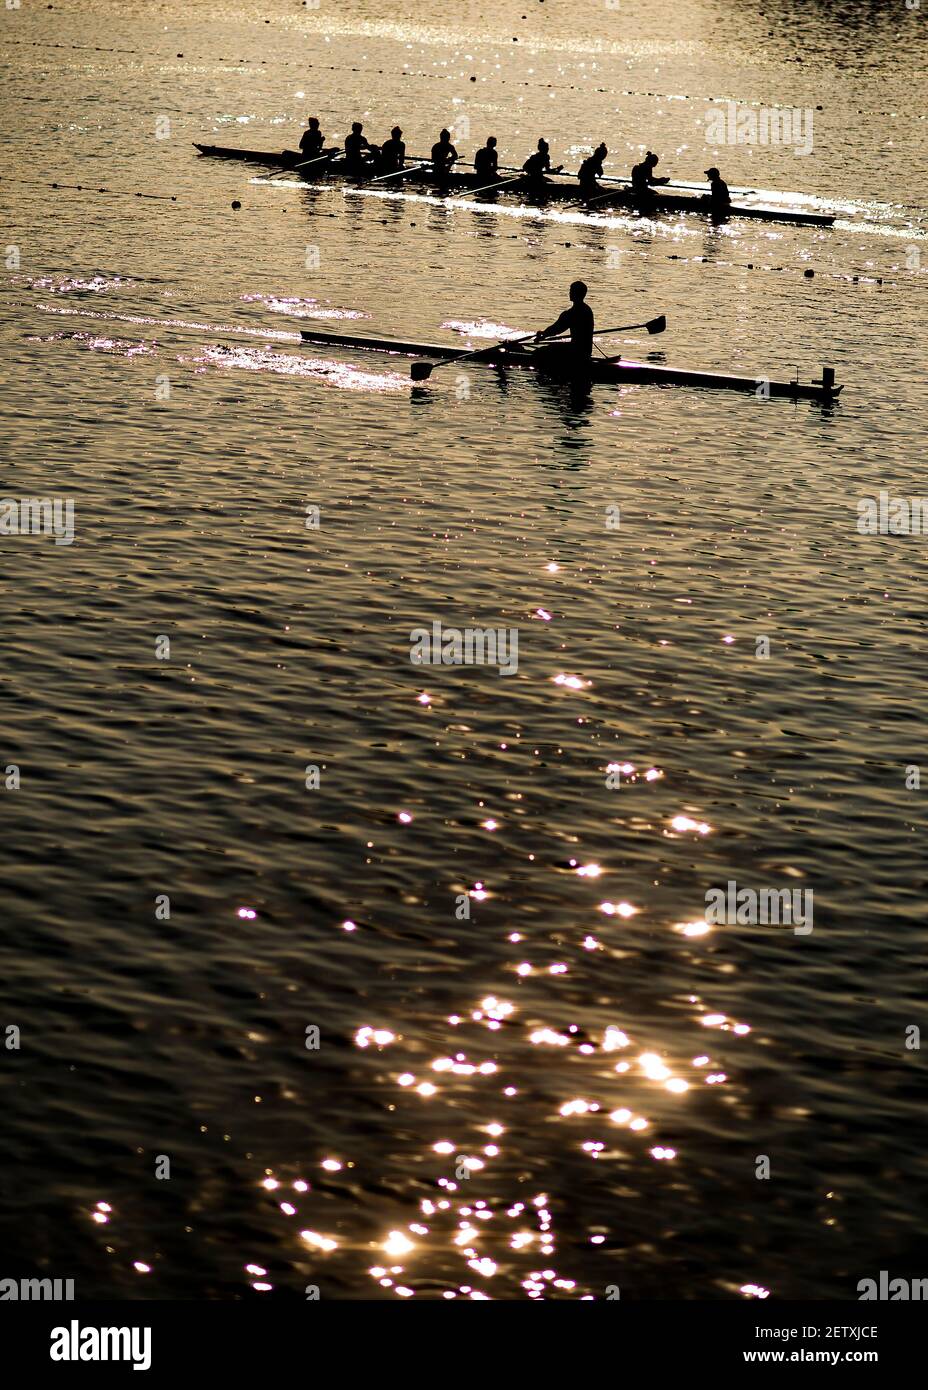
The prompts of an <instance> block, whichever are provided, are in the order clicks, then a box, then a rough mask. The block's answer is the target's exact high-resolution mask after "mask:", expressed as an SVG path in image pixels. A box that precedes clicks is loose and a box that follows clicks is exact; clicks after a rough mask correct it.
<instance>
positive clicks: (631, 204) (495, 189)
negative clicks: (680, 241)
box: [194, 143, 835, 227]
mask: <svg viewBox="0 0 928 1390" xmlns="http://www.w3.org/2000/svg"><path fill="white" fill-rule="evenodd" d="M194 148H195V149H197V150H199V152H200V154H201V155H207V156H209V158H211V159H239V160H242V161H244V162H245V163H246V164H256V165H263V166H264V167H265V168H275V169H280V170H287V169H292V170H294V171H295V172H298V173H299V174H300V176H301V177H302V178H306V179H307V180H309V181H310V182H312V183H316V182H319V181H320V180H322V181H323V182H325V181H326V180H329V179H338V180H341V181H343V182H348V183H356V184H359V185H362V186H363V185H365V184H373V183H375V182H376V180H377V177H378V176H377V170H376V169H375V168H373V167H372V168H371V171H370V174H369V175H367V174H366V173H365V174H361V175H358V173H357V172H356V171H355V172H349V171H348V170H347V169H345V168H343V167H341V165H340V163H338V162H336V161H338V160H339V159H340V158H341V157H342V156H343V151H342V150H339V149H333V150H326V151H324V153H323V155H322V156H320V157H317V158H316V159H314V160H313V161H312V165H313V167H312V168H306V169H300V168H298V166H300V165H304V164H306V163H307V161H306V160H305V158H304V156H303V155H301V154H300V153H299V151H297V150H281V151H277V152H274V151H268V150H238V149H230V148H227V147H226V146H223V145H201V144H196V143H195V144H194ZM607 183H609V180H608V179H605V180H604V181H603V184H604V186H605V184H607ZM378 186H380V187H383V188H394V189H396V190H397V191H399V190H400V189H401V188H410V187H412V188H416V189H417V190H419V191H420V192H421V191H427V192H429V193H431V194H433V195H435V196H437V197H446V196H448V195H453V194H466V193H468V192H470V191H474V192H477V191H478V190H479V191H480V196H481V197H484V198H494V197H512V196H516V197H519V198H522V199H523V200H526V201H531V202H532V203H539V202H540V203H544V202H562V203H577V204H582V203H583V202H584V199H583V196H582V194H581V192H580V189H579V188H578V187H577V185H576V184H569V183H553V182H547V181H546V182H544V183H539V182H535V181H533V180H531V179H528V178H519V177H516V178H515V179H512V178H506V177H503V178H501V179H499V181H498V183H497V185H495V186H494V185H490V186H489V187H488V186H487V184H486V183H485V182H482V181H481V179H480V176H479V175H477V174H466V173H456V172H452V173H450V174H445V175H443V176H442V179H441V182H440V183H437V182H436V180H435V176H434V174H433V173H432V170H431V167H430V166H427V165H426V164H425V163H424V162H423V163H422V164H420V163H419V161H417V160H415V159H412V158H409V159H407V166H406V168H405V169H404V170H403V171H402V174H401V175H399V176H395V175H393V176H391V177H390V180H389V182H387V181H383V182H381V183H380V184H379V185H378ZM594 201H595V208H594V209H593V210H594V211H597V212H598V211H606V210H607V209H608V208H609V207H610V206H613V205H614V206H616V207H626V208H629V209H630V210H631V211H633V212H640V213H642V214H643V215H645V216H653V215H655V214H660V213H665V212H695V213H699V214H701V215H702V216H703V217H714V218H716V219H721V218H727V217H753V218H757V219H760V220H761V221H764V222H791V223H793V224H795V225H798V226H807V227H830V226H831V225H832V223H833V222H834V220H835V219H834V215H833V214H830V213H824V212H802V211H799V210H797V209H790V208H779V207H769V206H766V205H761V204H757V203H737V202H733V203H732V204H731V205H730V206H729V207H728V208H727V209H725V211H724V212H720V211H718V210H717V209H713V207H712V205H711V204H710V202H709V201H708V199H707V198H705V197H703V196H701V195H700V194H698V193H668V192H666V191H661V192H659V193H654V194H652V195H651V196H650V197H649V198H648V200H647V202H646V203H644V204H642V203H640V202H638V201H636V200H635V198H634V196H633V195H632V193H631V190H630V189H629V187H628V186H627V184H626V183H624V182H616V183H615V184H614V185H613V188H611V189H607V190H605V193H604V192H603V191H602V190H600V191H599V192H597V194H596V195H595V199H591V200H590V202H591V203H592V202H594Z"/></svg>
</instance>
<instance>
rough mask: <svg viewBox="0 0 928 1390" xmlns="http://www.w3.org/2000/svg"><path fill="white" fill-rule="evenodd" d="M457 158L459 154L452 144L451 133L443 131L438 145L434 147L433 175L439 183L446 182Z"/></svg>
mask: <svg viewBox="0 0 928 1390" xmlns="http://www.w3.org/2000/svg"><path fill="white" fill-rule="evenodd" d="M457 157H458V152H457V150H456V149H455V148H454V146H453V145H452V143H451V132H450V131H449V130H443V131H441V132H440V133H439V136H438V140H437V142H436V144H434V145H433V146H432V173H433V174H434V176H435V179H436V180H437V182H439V183H442V182H444V180H445V179H446V178H447V176H448V174H450V172H451V167H452V165H453V164H454V163H455V162H456V160H457Z"/></svg>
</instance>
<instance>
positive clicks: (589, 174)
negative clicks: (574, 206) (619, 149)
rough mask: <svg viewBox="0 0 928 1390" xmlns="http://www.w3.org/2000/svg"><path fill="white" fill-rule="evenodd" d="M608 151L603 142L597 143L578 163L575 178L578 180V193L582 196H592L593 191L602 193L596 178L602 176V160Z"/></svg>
mask: <svg viewBox="0 0 928 1390" xmlns="http://www.w3.org/2000/svg"><path fill="white" fill-rule="evenodd" d="M608 153H609V151H608V150H607V149H606V146H605V144H599V145H597V147H596V149H595V150H594V151H593V153H592V154H591V155H587V157H586V159H585V160H584V161H583V163H582V164H581V165H580V168H579V169H578V171H577V178H578V179H579V180H580V193H581V196H582V197H584V198H592V197H593V195H594V194H595V193H602V191H603V190H602V189H601V188H600V186H599V184H598V183H597V182H596V180H597V179H601V178H602V176H603V160H604V159H605V158H606V156H607V155H608Z"/></svg>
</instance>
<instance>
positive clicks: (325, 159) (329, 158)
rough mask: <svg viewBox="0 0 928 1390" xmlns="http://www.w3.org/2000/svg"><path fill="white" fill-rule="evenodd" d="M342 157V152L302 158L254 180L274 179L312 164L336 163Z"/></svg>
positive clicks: (258, 181) (257, 181)
mask: <svg viewBox="0 0 928 1390" xmlns="http://www.w3.org/2000/svg"><path fill="white" fill-rule="evenodd" d="M344 158H345V156H344V155H343V154H340V155H337V156H336V155H334V154H321V155H319V156H318V157H317V158H316V159H307V160H304V162H303V163H302V164H290V165H288V166H287V167H286V168H283V169H275V170H274V172H273V174H261V175H259V177H258V178H257V179H256V180H255V182H256V183H260V182H261V181H262V179H276V178H277V176H278V174H295V173H296V171H297V170H298V169H308V168H309V167H310V165H312V164H338V163H339V161H340V160H342V159H344Z"/></svg>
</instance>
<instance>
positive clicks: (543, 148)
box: [538, 140, 548, 154]
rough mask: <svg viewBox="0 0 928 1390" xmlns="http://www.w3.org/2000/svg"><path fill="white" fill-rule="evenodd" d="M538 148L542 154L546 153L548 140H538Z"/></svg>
mask: <svg viewBox="0 0 928 1390" xmlns="http://www.w3.org/2000/svg"><path fill="white" fill-rule="evenodd" d="M538 148H539V150H540V152H541V153H542V154H547V153H548V142H547V140H539V141H538Z"/></svg>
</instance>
